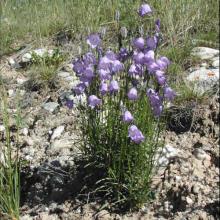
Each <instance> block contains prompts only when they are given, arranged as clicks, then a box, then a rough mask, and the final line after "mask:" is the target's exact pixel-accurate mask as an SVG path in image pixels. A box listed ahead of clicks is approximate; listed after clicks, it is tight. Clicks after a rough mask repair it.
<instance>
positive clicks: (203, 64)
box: [200, 63, 208, 67]
mask: <svg viewBox="0 0 220 220" xmlns="http://www.w3.org/2000/svg"><path fill="white" fill-rule="evenodd" d="M200 66H201V67H207V66H208V64H207V63H201V65H200Z"/></svg>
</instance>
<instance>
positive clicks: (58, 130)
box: [51, 125, 65, 140]
mask: <svg viewBox="0 0 220 220" xmlns="http://www.w3.org/2000/svg"><path fill="white" fill-rule="evenodd" d="M64 129H65V127H64V126H63V125H62V126H59V127H57V128H56V129H55V130H54V131H53V134H52V136H51V140H54V139H55V138H58V137H60V135H61V134H62V133H63V131H64Z"/></svg>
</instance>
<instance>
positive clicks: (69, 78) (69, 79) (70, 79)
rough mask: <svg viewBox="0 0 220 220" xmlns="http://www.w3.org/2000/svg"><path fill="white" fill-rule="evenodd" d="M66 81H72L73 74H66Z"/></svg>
mask: <svg viewBox="0 0 220 220" xmlns="http://www.w3.org/2000/svg"><path fill="white" fill-rule="evenodd" d="M64 79H65V80H66V81H70V82H71V81H74V77H73V76H68V77H66V78H64Z"/></svg>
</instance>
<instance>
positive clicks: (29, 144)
mask: <svg viewBox="0 0 220 220" xmlns="http://www.w3.org/2000/svg"><path fill="white" fill-rule="evenodd" d="M24 142H25V143H26V144H27V145H28V146H33V145H34V141H33V139H32V138H31V137H25V139H24Z"/></svg>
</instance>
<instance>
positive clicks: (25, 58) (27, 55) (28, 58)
mask: <svg viewBox="0 0 220 220" xmlns="http://www.w3.org/2000/svg"><path fill="white" fill-rule="evenodd" d="M31 58H32V56H31V54H30V53H25V54H24V55H23V56H22V57H21V61H22V62H23V63H28V62H30V61H31Z"/></svg>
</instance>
